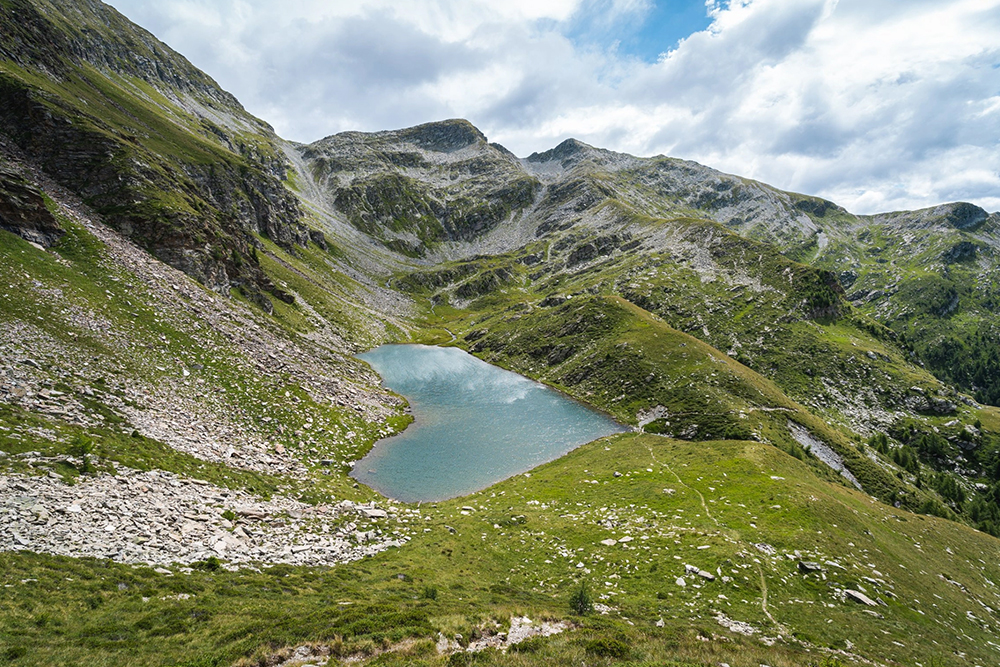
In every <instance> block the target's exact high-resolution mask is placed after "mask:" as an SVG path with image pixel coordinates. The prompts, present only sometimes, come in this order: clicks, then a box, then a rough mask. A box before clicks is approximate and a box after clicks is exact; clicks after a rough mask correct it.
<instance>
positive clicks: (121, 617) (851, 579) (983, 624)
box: [0, 434, 1000, 667]
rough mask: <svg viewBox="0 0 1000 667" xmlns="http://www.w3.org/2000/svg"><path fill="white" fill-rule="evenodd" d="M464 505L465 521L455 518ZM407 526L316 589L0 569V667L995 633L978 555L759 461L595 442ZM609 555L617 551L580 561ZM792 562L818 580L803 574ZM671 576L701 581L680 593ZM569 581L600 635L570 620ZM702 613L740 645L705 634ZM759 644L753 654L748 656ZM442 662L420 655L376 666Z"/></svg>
mask: <svg viewBox="0 0 1000 667" xmlns="http://www.w3.org/2000/svg"><path fill="white" fill-rule="evenodd" d="M615 472H620V473H622V476H621V477H615V476H614V475H613V473H615ZM464 505H470V506H473V507H474V508H475V509H476V511H475V512H473V513H471V514H462V513H461V512H459V511H458V510H459V508H460V507H461V506H464ZM422 509H423V513H424V515H425V521H424V523H425V524H426V527H427V528H428V529H429V530H428V532H425V533H422V534H418V536H417V537H416V538H415V539H414V541H413V542H412V543H411V544H410V545H408V546H407V547H406V548H404V549H402V550H398V551H394V552H390V553H386V554H382V555H380V556H378V557H375V558H373V559H369V560H366V561H364V562H361V563H357V564H351V565H344V566H340V567H337V568H334V569H332V570H309V569H292V568H284V567H280V568H273V569H271V570H265V571H264V572H263V573H261V574H253V573H243V574H231V573H225V572H216V573H204V572H195V573H193V574H191V575H185V576H175V577H163V576H158V575H155V574H154V573H152V572H151V571H149V570H147V569H144V568H127V567H122V566H117V565H113V564H108V563H100V562H94V561H73V560H70V559H62V558H58V559H56V558H49V557H45V556H34V555H29V554H6V555H4V556H2V558H3V561H4V568H3V571H4V581H3V583H4V584H5V587H4V588H2V589H0V599H2V600H3V604H4V606H5V608H7V609H9V610H10V611H9V613H7V614H5V615H4V616H3V618H2V621H0V622H2V623H3V632H2V633H0V636H3V637H5V638H6V639H5V644H6V645H5V647H4V649H3V650H4V651H5V652H6V655H8V656H17V655H20V656H22V657H21V658H19V659H18V661H17V664H50V665H60V664H76V663H78V662H80V661H86V662H87V663H88V664H95V665H99V664H115V665H133V664H134V665H139V664H143V665H153V664H162V665H170V664H192V665H193V664H199V665H211V664H229V663H231V662H232V661H234V660H236V659H237V658H238V657H240V656H242V655H246V654H248V653H254V652H255V651H262V652H263V653H262V655H263V654H265V653H268V652H269V651H270V650H273V647H277V646H282V645H286V644H296V643H299V642H304V641H319V642H330V643H333V644H334V646H336V647H339V650H340V651H341V652H343V653H345V654H349V653H354V652H355V651H360V652H372V651H373V650H375V649H376V648H377V647H379V646H389V645H392V644H394V643H396V642H399V641H400V640H402V639H404V638H405V637H407V636H415V637H418V638H419V637H423V638H427V639H434V638H435V636H436V632H437V631H438V630H440V631H443V632H445V633H446V634H448V635H449V636H450V635H452V634H455V633H460V634H462V635H463V636H464V637H465V638H466V639H467V638H469V637H471V636H475V632H476V630H475V628H476V627H477V626H483V625H488V624H490V623H491V622H492V621H496V622H498V623H499V624H501V626H502V625H503V624H504V623H506V621H507V620H508V619H509V616H510V615H511V614H527V615H529V616H531V617H532V618H549V619H566V620H569V621H571V622H572V623H573V624H574V625H575V626H576V629H575V630H574V631H573V632H569V633H565V634H563V635H560V636H558V637H555V638H553V639H550V640H546V641H545V642H543V643H542V645H541V647H540V648H539V650H538V652H536V653H531V654H527V655H525V654H520V655H511V656H507V657H503V656H500V655H496V654H487V655H485V656H482V657H481V658H480V659H479V660H477V663H482V664H510V665H522V664H525V665H526V664H540V663H543V662H544V663H547V664H553V663H555V664H567V665H568V664H578V663H579V662H580V661H581V660H582V661H586V662H588V663H589V662H591V661H593V662H595V663H597V664H606V663H607V662H608V660H607V659H602V658H600V657H597V656H594V655H592V654H587V652H586V651H587V643H588V641H592V640H594V639H597V638H605V639H618V640H621V641H624V642H625V643H626V646H627V647H628V649H627V653H628V656H627V657H628V659H630V660H633V661H641V662H644V663H652V662H656V663H660V664H663V662H664V661H668V660H674V661H678V664H685V665H688V664H690V665H699V664H710V663H711V664H716V663H718V662H728V663H729V664H731V665H733V666H734V667H736V666H745V665H758V664H760V663H766V664H770V665H773V666H775V667H778V666H786V665H806V664H820V662H821V661H822V659H823V655H824V654H823V653H822V652H821V650H820V649H821V648H823V647H825V648H830V649H846V648H847V647H848V646H853V647H854V648H853V649H851V652H855V653H859V654H861V655H866V656H868V657H869V658H872V659H875V660H877V661H879V662H880V663H883V664H903V665H915V664H924V665H927V664H941V665H944V664H956V660H957V657H956V654H957V653H958V652H962V653H963V654H964V655H965V657H966V659H967V660H968V663H967V664H983V665H985V664H993V663H994V662H996V659H997V654H996V651H997V648H996V647H995V644H993V645H991V644H990V643H989V642H992V641H993V639H995V633H996V631H997V625H996V624H997V619H996V618H995V617H993V616H992V615H991V614H990V613H988V612H987V611H986V610H985V609H984V607H983V606H982V604H985V605H989V606H991V607H993V608H996V606H997V604H998V603H1000V599H998V598H1000V595H998V592H997V590H996V587H995V585H993V584H991V583H990V581H996V580H997V578H998V577H1000V572H997V564H996V562H997V561H996V558H995V556H996V552H997V543H996V540H994V539H993V538H990V537H988V536H985V535H983V534H980V533H976V532H975V531H972V530H971V529H968V528H965V527H963V526H960V525H958V524H955V523H952V522H948V521H944V520H940V519H935V518H928V517H920V516H916V515H912V514H908V513H906V512H902V511H898V510H892V509H891V508H887V507H886V506H884V505H881V504H878V503H874V502H873V501H872V500H871V499H869V498H868V497H867V496H865V495H863V494H859V493H857V492H855V491H852V490H848V489H845V488H843V487H842V486H839V485H831V484H830V483H828V482H825V481H823V480H820V479H818V478H817V477H816V475H815V474H814V472H813V470H812V469H810V468H809V467H808V466H805V465H803V464H802V463H801V462H800V461H797V460H796V459H794V458H792V457H790V456H787V455H785V454H783V453H782V452H780V451H778V450H777V449H775V448H772V447H767V446H764V445H761V444H759V443H747V442H733V441H726V442H707V443H706V442H703V443H688V442H682V441H675V440H670V439H666V438H662V437H658V436H652V435H630V434H626V435H622V436H615V437H613V438H610V439H607V440H602V441H598V442H595V443H591V444H590V445H586V446H584V447H582V448H580V449H579V450H577V451H575V452H573V453H571V454H570V455H568V456H566V457H564V458H563V459H560V460H558V461H555V462H553V463H550V464H547V465H545V466H543V467H541V468H539V469H537V470H535V471H534V472H533V473H532V474H531V475H530V477H529V476H527V475H522V476H518V477H515V478H512V479H511V480H508V481H506V482H503V483H501V484H498V485H496V486H494V487H491V488H489V489H487V490H485V491H483V492H480V493H477V494H473V495H472V496H469V497H467V498H463V499H459V500H456V501H451V502H447V503H440V504H438V505H437V506H436V507H433V508H427V507H424V508H422ZM511 517H514V519H513V520H511ZM449 527H451V529H453V530H449ZM625 536H631V537H633V538H634V539H633V540H632V541H631V542H626V543H620V544H617V545H616V546H613V547H608V546H605V545H602V544H600V541H601V540H604V539H608V538H614V539H620V538H622V537H625ZM760 544H766V545H769V546H770V547H773V548H774V549H775V550H776V552H775V553H774V554H773V555H769V553H766V552H767V551H769V550H768V549H766V547H765V548H764V550H763V551H762V550H761V549H762V548H761V547H758V546H756V545H760ZM796 552H798V553H799V556H798V557H796V556H794V554H795V553H796ZM786 554H793V557H792V558H789V557H786ZM799 557H801V558H803V559H808V560H814V561H819V562H821V563H825V562H826V561H829V562H830V563H835V564H836V565H830V564H826V565H824V568H825V571H824V574H823V575H822V576H820V575H816V574H812V575H808V576H807V575H803V574H801V573H800V572H799V571H798V565H797V563H798V560H799ZM578 563H582V564H583V567H579V566H578ZM688 563H690V564H693V565H696V566H698V567H700V568H702V569H705V570H709V571H711V572H713V573H716V575H717V579H716V581H714V582H705V581H702V580H700V579H699V578H698V577H697V576H694V577H692V576H691V575H687V574H685V569H684V565H685V564H688ZM720 573H721V574H722V575H725V576H727V577H730V580H729V581H724V580H723V579H721V578H720V577H719V574H720ZM824 576H825V580H824V578H823V577H824ZM678 577H685V579H686V581H685V584H686V585H685V586H684V587H681V586H679V585H678V584H677V583H676V581H675V580H676V579H677V578H678ZM863 577H867V578H869V579H863ZM581 580H586V581H587V582H589V586H590V588H591V590H592V591H593V594H594V596H595V597H596V598H597V601H598V602H600V603H601V604H605V605H607V606H608V607H609V608H610V609H611V611H610V612H609V613H608V614H607V615H591V616H586V617H578V616H574V615H573V614H572V613H571V612H570V609H569V602H568V600H569V597H570V595H571V593H572V591H573V590H574V589H575V587H576V586H577V585H578V583H577V582H579V581H581ZM873 582H874V583H873ZM69 583H72V584H73V585H68V584H69ZM122 584H123V585H122ZM765 586H766V593H767V607H766V611H765V608H764V606H763V600H764V589H765ZM845 588H852V589H861V588H863V589H864V590H865V591H867V593H868V595H870V596H872V597H875V598H880V599H882V600H884V601H885V603H886V605H885V606H879V607H878V608H877V609H874V610H873V611H874V612H875V615H870V614H868V613H866V610H865V609H864V608H863V607H862V606H861V605H859V604H857V603H855V602H852V601H850V600H844V599H842V597H841V596H840V595H838V591H840V590H843V589H845ZM178 593H186V594H188V595H190V596H191V597H190V598H189V599H182V600H179V599H176V597H175V596H176V595H177V594H178ZM890 594H892V596H894V597H892V596H890ZM720 612H721V613H723V614H725V615H726V616H728V617H729V618H732V619H735V620H740V621H745V622H748V623H750V624H751V625H753V626H754V627H755V628H757V629H758V630H759V633H758V634H756V635H755V636H753V637H750V638H747V637H744V636H741V635H738V634H735V633H732V632H729V631H727V630H725V629H723V628H722V627H721V626H720V625H719V623H718V622H717V620H715V617H716V616H717V615H718V614H719V613H720ZM768 614H769V615H770V616H768ZM970 614H971V616H970ZM973 617H974V618H975V620H974V619H973ZM660 619H662V620H663V627H657V625H656V622H657V621H659V620H660ZM772 619H773V620H772ZM779 634H780V635H781V637H782V638H780V639H777V641H776V643H774V645H773V646H768V645H766V644H765V643H762V642H761V640H760V637H761V636H764V637H772V638H777V637H778V635H779ZM269 647H271V648H269ZM842 659H845V660H846V658H842ZM444 661H445V659H444V658H440V657H436V656H434V655H433V650H432V649H431V648H430V646H429V643H428V642H423V643H420V642H418V643H416V644H412V645H410V646H409V648H407V649H406V650H405V651H404V653H402V654H396V655H386V656H383V657H381V658H379V659H378V663H380V664H441V663H442V662H444ZM935 661H936V662H935ZM831 664H832V663H831ZM962 664H965V663H964V662H963V663H962Z"/></svg>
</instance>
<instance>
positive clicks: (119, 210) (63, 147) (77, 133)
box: [0, 0, 310, 309]
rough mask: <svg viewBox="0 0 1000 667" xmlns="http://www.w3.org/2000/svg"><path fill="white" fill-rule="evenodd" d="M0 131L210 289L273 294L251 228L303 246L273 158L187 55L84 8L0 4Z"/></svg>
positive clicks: (257, 131) (260, 131) (271, 146)
mask: <svg viewBox="0 0 1000 667" xmlns="http://www.w3.org/2000/svg"><path fill="white" fill-rule="evenodd" d="M0 56H2V58H0V133H2V134H3V135H6V137H7V138H8V140H9V142H10V147H11V148H15V147H16V149H19V150H20V151H23V155H25V156H29V157H30V159H31V161H32V162H34V163H36V164H39V165H40V166H42V167H43V168H44V169H45V171H46V172H47V173H48V174H49V175H50V176H51V177H53V178H54V179H55V180H56V181H58V182H59V183H60V184H62V185H64V186H66V187H68V188H69V189H71V190H72V191H73V192H75V193H76V194H77V195H79V196H80V197H82V198H83V199H84V201H86V202H87V204H88V205H90V206H92V207H93V208H94V209H95V211H97V212H98V213H100V214H101V215H102V216H104V218H105V219H106V220H107V221H108V223H109V224H111V225H112V226H114V227H115V228H116V229H117V230H119V231H120V232H122V233H123V234H124V235H125V236H127V237H129V238H131V239H133V240H134V241H135V242H136V243H138V244H139V245H140V246H142V247H144V248H146V249H148V250H149V251H150V252H151V253H153V254H154V255H155V256H156V257H158V258H159V259H161V260H163V261H165V262H167V263H168V264H170V265H171V266H174V267H176V268H179V269H181V270H182V271H184V272H185V273H188V274H189V275H191V276H193V277H195V278H196V279H197V280H199V281H200V282H201V283H203V284H205V285H207V286H208V287H210V288H211V289H213V290H216V291H218V292H220V293H224V294H225V293H228V291H229V288H230V287H231V286H240V287H242V288H243V289H244V292H245V293H246V294H247V295H248V296H249V297H250V298H252V299H253V300H254V301H255V302H256V303H258V305H260V306H261V307H263V308H265V309H268V308H270V303H269V301H268V299H266V298H264V297H263V296H261V294H260V292H261V290H264V291H268V292H272V293H274V294H276V295H277V296H279V297H281V298H287V295H283V294H282V293H281V292H280V290H278V289H277V288H276V287H275V286H274V285H273V283H272V282H271V281H270V280H269V279H268V277H267V276H266V274H265V273H264V272H263V271H262V270H261V269H260V266H259V264H258V263H257V260H256V257H255V254H254V251H255V247H256V245H257V244H256V243H255V241H254V239H253V234H254V233H259V234H264V235H266V236H267V237H269V238H271V239H272V240H274V241H275V242H277V243H279V244H281V245H283V246H284V247H292V246H293V245H301V246H304V245H306V243H308V241H309V239H310V235H309V230H308V229H307V228H306V227H305V226H304V225H302V224H301V222H300V218H301V213H300V210H299V206H298V204H297V202H296V199H295V198H294V197H293V196H291V195H290V193H289V192H288V190H287V189H286V188H285V186H284V185H283V180H284V177H285V172H286V162H285V159H284V154H283V152H282V151H281V149H280V147H279V145H278V139H277V138H276V137H275V135H274V133H273V131H272V130H271V128H270V127H269V126H268V125H266V124H265V123H263V122H261V121H259V120H257V119H256V118H253V117H252V116H250V115H249V114H247V113H246V112H245V111H244V110H243V108H242V107H241V106H240V104H239V103H238V102H237V101H236V99H235V98H233V97H232V96H231V95H229V94H228V93H225V92H223V91H222V90H221V89H219V88H218V86H217V85H216V84H215V82H214V81H212V80H211V79H210V78H209V77H208V76H206V75H205V74H203V73H202V72H200V71H198V70H197V69H195V68H194V67H193V66H192V65H191V64H190V63H189V62H187V60H185V59H184V58H183V57H181V56H180V55H178V54H177V53H175V52H173V51H172V50H170V49H169V48H168V47H166V46H165V45H163V44H161V43H160V42H158V41H157V40H156V39H155V38H154V37H153V36H152V35H150V34H149V33H148V32H146V31H144V30H142V29H141V28H139V27H137V26H135V25H133V24H131V23H130V22H129V21H127V20H126V19H125V18H124V17H122V16H121V15H120V14H118V13H117V12H116V11H115V10H114V9H112V8H110V7H108V6H107V5H104V4H103V3H101V2H98V1H97V0H87V1H86V2H68V1H62V0H55V1H53V2H30V1H29V0H10V1H8V2H4V3H3V4H2V5H0Z"/></svg>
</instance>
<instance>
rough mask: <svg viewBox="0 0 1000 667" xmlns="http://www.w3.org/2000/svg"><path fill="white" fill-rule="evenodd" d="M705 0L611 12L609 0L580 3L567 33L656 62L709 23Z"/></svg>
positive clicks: (664, 1)
mask: <svg viewBox="0 0 1000 667" xmlns="http://www.w3.org/2000/svg"><path fill="white" fill-rule="evenodd" d="M711 22H712V21H711V19H710V18H709V16H708V11H707V10H706V8H705V0H657V1H655V2H650V3H649V5H648V6H647V7H646V8H644V9H639V10H636V11H634V12H630V13H622V14H619V15H617V16H614V15H613V13H612V10H611V2H609V1H607V0H595V1H593V2H587V3H584V5H583V7H581V9H580V10H579V11H578V12H577V14H576V15H575V16H574V17H573V19H572V21H571V23H570V27H569V30H568V31H567V33H566V34H567V36H568V37H569V38H570V39H572V40H573V41H574V42H575V43H577V44H579V45H580V46H585V47H586V46H597V47H602V48H610V47H612V46H614V45H616V44H617V50H618V53H619V54H621V55H625V56H632V57H634V58H638V59H640V60H644V61H646V62H650V63H652V62H656V60H657V59H658V58H659V57H660V55H661V54H663V53H666V52H667V51H670V50H671V49H673V48H674V47H676V46H677V43H678V42H679V41H680V40H682V39H684V38H685V37H688V36H689V35H691V34H693V33H695V32H699V31H701V30H705V29H706V28H708V26H709V25H710V24H711Z"/></svg>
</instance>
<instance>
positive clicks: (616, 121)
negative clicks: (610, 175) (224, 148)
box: [112, 0, 1000, 212]
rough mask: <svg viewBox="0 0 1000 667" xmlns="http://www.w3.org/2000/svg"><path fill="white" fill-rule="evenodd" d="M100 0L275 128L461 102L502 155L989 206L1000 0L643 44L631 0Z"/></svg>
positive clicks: (853, 10)
mask: <svg viewBox="0 0 1000 667" xmlns="http://www.w3.org/2000/svg"><path fill="white" fill-rule="evenodd" d="M112 4H114V5H115V6H116V7H118V8H119V9H121V10H122V11H123V12H124V13H125V14H126V15H128V16H130V18H132V19H133V20H135V21H137V22H138V23H140V24H142V25H144V26H145V27H147V28H149V29H151V30H152V31H153V32H154V33H156V34H157V35H158V36H159V37H161V38H162V39H164V40H165V41H167V42H168V43H169V44H171V45H172V46H173V47H175V48H176V49H178V50H179V51H181V52H182V53H184V54H185V55H187V56H188V57H189V58H191V60H192V61H193V62H194V63H195V64H196V65H198V66H200V67H202V68H203V69H205V70H206V71H207V72H208V73H209V74H211V75H212V76H214V77H216V79H217V80H219V82H220V83H221V84H222V85H223V86H224V87H226V88H227V89H229V90H231V91H232V92H234V93H235V94H236V95H237V96H238V97H239V98H240V99H241V101H243V103H244V104H245V105H246V106H247V108H248V109H249V110H250V111H252V112H253V113H256V114H257V115H260V116H261V117H263V118H264V119H265V120H268V121H269V122H271V123H272V124H274V125H275V127H276V128H277V130H278V131H279V133H280V134H282V135H283V136H287V137H289V138H292V139H297V140H313V139H317V138H319V137H322V136H325V135H328V134H331V133H333V132H338V131H342V130H347V129H361V130H376V129H385V128H394V127H403V126H407V125H412V124H416V123H419V122H425V121H429V120H436V119H442V118H448V117H467V118H469V119H470V120H471V121H472V122H474V123H476V124H477V125H479V126H480V127H481V129H483V130H484V131H485V132H486V133H487V134H488V135H489V136H490V138H491V139H492V140H496V141H499V142H501V143H504V144H505V145H507V146H508V148H511V149H512V150H513V151H514V152H515V153H517V154H519V155H526V154H528V153H530V152H532V151H535V150H545V149H546V148H549V147H551V146H552V145H554V144H555V143H556V142H558V141H560V140H562V139H565V138H567V137H569V136H575V137H577V138H579V139H581V140H583V141H587V142H588V143H592V144H594V145H597V146H603V147H607V148H611V149H614V150H622V151H627V152H631V153H636V154H640V155H652V154H657V153H665V154H670V155H675V156H677V157H684V158H688V159H694V160H698V161H700V162H703V163H705V164H708V165H710V166H714V167H717V168H720V169H723V170H727V171H730V172H733V173H737V174H740V175H744V176H749V177H753V178H758V179H760V180H763V181H765V182H768V183H771V184H773V185H776V186H778V187H782V188H786V189H792V190H798V191H803V192H807V193H811V194H819V195H821V196H825V197H829V198H831V199H834V200H835V201H837V202H838V203H841V204H843V205H845V206H847V207H848V208H850V209H852V210H855V211H858V212H872V211H876V210H887V209H896V208H904V207H905V208H912V207H918V206H928V205H932V204H935V203H939V202H941V201H950V200H955V199H963V200H967V201H973V202H975V203H978V204H980V205H982V206H984V207H986V208H989V209H990V210H996V209H998V208H1000V151H998V150H997V149H998V141H1000V40H998V39H997V38H998V36H1000V0H907V2H905V3H900V2H897V1H894V0H731V1H730V2H726V3H722V2H717V1H716V0H708V2H706V3H705V4H706V11H707V12H709V16H711V18H712V21H713V22H712V25H711V26H710V28H709V29H707V30H705V31H703V32H698V33H695V34H692V35H691V36H689V37H688V38H686V39H685V40H682V41H681V42H680V43H679V44H678V45H677V46H676V48H674V49H673V50H672V51H670V52H669V53H666V54H664V55H663V56H662V57H661V58H660V60H659V61H657V62H654V63H646V62H642V61H641V60H639V59H637V58H635V57H631V56H629V55H627V54H622V53H619V52H618V50H617V48H616V47H615V45H614V42H615V40H614V31H615V30H616V28H615V26H620V25H622V22H623V21H638V20H642V17H644V16H645V15H646V14H647V13H648V12H649V10H650V8H651V6H652V5H651V2H650V0H549V1H545V0H507V1H505V2H493V1H489V0H412V1H411V2H407V3H399V2H397V1H395V0H362V1H357V0H333V1H330V0H325V1H321V0H286V1H285V2H282V3H280V4H279V3H274V2H267V1H265V0H160V1H159V2H156V3H145V2H142V0H112ZM582 23H585V24H586V25H587V26H588V28H587V29H588V30H589V31H591V32H593V31H594V30H605V31H607V33H608V34H607V35H606V37H607V38H606V39H605V40H604V41H603V43H605V44H607V45H609V46H607V47H605V48H598V47H595V46H594V44H595V43H600V41H599V40H598V41H596V42H595V40H593V39H589V38H588V39H587V40H585V42H586V45H585V44H584V41H583V40H577V41H574V40H572V39H570V38H569V37H567V34H570V33H571V28H572V26H575V25H580V24H582ZM592 36H593V35H590V37H592ZM665 46H669V45H665Z"/></svg>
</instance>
